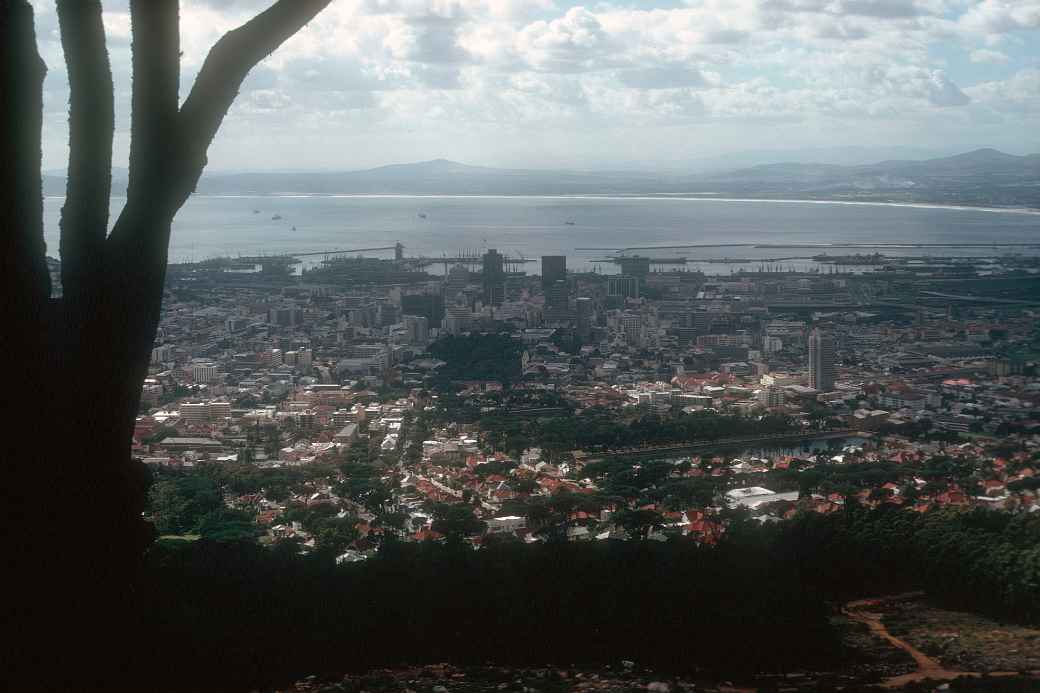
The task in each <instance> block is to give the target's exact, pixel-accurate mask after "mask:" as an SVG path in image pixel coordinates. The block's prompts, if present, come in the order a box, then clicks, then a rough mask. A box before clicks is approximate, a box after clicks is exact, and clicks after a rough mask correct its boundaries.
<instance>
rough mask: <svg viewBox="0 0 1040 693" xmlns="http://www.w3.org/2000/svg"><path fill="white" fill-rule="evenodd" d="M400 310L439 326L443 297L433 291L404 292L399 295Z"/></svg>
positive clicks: (442, 311) (442, 315) (442, 316)
mask: <svg viewBox="0 0 1040 693" xmlns="http://www.w3.org/2000/svg"><path fill="white" fill-rule="evenodd" d="M463 287H465V283H463ZM401 312H402V313H404V314H405V315H421V316H423V317H424V318H426V319H427V320H428V321H429V323H430V325H431V326H432V327H440V324H441V320H443V319H444V297H443V296H441V295H439V294H433V293H421V294H405V295H404V296H401Z"/></svg>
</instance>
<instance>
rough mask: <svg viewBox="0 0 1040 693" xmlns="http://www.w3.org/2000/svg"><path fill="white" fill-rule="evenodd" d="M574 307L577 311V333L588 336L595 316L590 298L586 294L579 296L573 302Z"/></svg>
mask: <svg viewBox="0 0 1040 693" xmlns="http://www.w3.org/2000/svg"><path fill="white" fill-rule="evenodd" d="M574 307H575V309H576V312H577V313H578V334H579V335H581V336H582V337H583V338H584V337H588V336H589V335H590V334H592V321H593V319H594V318H595V313H594V306H593V303H592V299H591V298H589V297H588V296H579V297H578V300H577V301H575V302H574Z"/></svg>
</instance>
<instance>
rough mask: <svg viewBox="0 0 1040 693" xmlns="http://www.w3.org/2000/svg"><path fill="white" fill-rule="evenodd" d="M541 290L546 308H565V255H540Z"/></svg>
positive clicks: (566, 301) (566, 297)
mask: <svg viewBox="0 0 1040 693" xmlns="http://www.w3.org/2000/svg"><path fill="white" fill-rule="evenodd" d="M542 292H543V293H544V294H545V305H546V307H548V308H566V307H567V303H568V300H567V299H568V296H567V256H566V255H543V256H542Z"/></svg>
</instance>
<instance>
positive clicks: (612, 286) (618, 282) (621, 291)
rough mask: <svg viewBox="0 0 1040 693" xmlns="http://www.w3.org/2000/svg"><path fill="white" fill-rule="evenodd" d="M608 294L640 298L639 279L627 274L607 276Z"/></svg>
mask: <svg viewBox="0 0 1040 693" xmlns="http://www.w3.org/2000/svg"><path fill="white" fill-rule="evenodd" d="M607 296H611V297H618V298H639V279H638V277H632V276H629V275H625V274H618V275H614V276H612V277H608V278H607Z"/></svg>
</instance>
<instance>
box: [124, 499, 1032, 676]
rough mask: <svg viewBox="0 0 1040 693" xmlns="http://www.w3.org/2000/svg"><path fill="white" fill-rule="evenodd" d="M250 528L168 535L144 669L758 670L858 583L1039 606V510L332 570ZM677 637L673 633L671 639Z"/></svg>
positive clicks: (831, 650)
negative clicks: (625, 666)
mask: <svg viewBox="0 0 1040 693" xmlns="http://www.w3.org/2000/svg"><path fill="white" fill-rule="evenodd" d="M295 551H296V547H295V546H288V547H279V546H277V545H276V546H275V547H274V548H271V549H265V548H262V547H260V546H257V545H255V544H252V543H247V542H241V541H230V542H229V541H213V540H200V541H197V542H191V543H189V542H160V543H159V544H158V545H157V546H155V547H154V548H153V549H152V551H151V553H150V555H149V557H148V558H149V560H148V570H147V579H146V580H145V587H144V589H143V590H142V591H141V593H140V594H139V595H138V598H139V599H140V600H141V601H142V603H141V608H140V609H138V610H137V611H138V613H140V614H142V618H143V619H144V621H143V622H142V623H141V624H140V626H141V636H142V642H147V643H148V647H147V648H145V649H147V652H143V653H139V654H138V657H137V661H136V663H135V666H139V667H142V671H147V672H150V673H149V675H148V679H149V680H150V681H155V682H158V683H157V686H160V687H162V686H165V687H167V688H168V689H170V690H173V689H186V688H191V689H193V690H199V689H203V688H210V689H219V690H238V689H247V688H252V687H269V686H273V685H276V684H278V683H285V682H288V681H291V680H294V679H299V678H302V677H303V676H306V675H309V674H325V673H328V674H332V673H336V672H343V671H348V670H354V669H357V670H360V669H366V668H370V667H373V666H378V665H383V664H387V665H392V664H402V663H421V662H438V661H448V662H454V663H460V664H480V663H487V662H490V663H495V664H516V665H524V664H526V665H531V664H545V663H559V664H564V665H571V664H578V665H583V664H584V665H604V664H609V663H617V662H618V661H619V660H621V659H629V660H633V661H637V662H639V663H640V664H641V665H646V666H652V667H655V668H658V669H661V670H663V671H673V672H677V673H678V672H682V673H702V674H705V675H709V676H723V675H725V676H736V677H740V676H746V675H752V674H754V673H756V672H774V673H775V672H784V671H792V670H797V669H800V668H806V667H808V668H826V667H829V666H833V665H836V664H837V663H839V662H841V661H842V659H843V658H844V657H845V656H846V653H844V652H843V651H842V649H841V647H840V645H839V639H838V637H837V634H836V633H835V632H834V631H833V630H832V626H831V625H830V622H829V620H828V615H829V614H830V613H831V610H832V609H833V608H834V605H835V604H836V603H839V602H840V601H842V600H844V599H848V598H852V597H860V596H864V595H871V594H881V593H885V592H888V591H893V590H903V589H908V588H920V589H925V590H926V591H927V592H928V593H929V595H930V596H931V597H932V598H934V599H937V600H940V601H943V602H945V603H948V604H950V605H952V606H957V607H961V608H967V609H974V610H979V611H983V612H986V613H989V614H991V615H994V616H997V617H1001V618H1005V619H1008V620H1015V621H1023V622H1032V623H1036V622H1038V621H1040V589H1038V587H1040V517H1035V516H1012V515H1008V514H1001V513H995V512H991V511H983V510H975V511H971V512H962V513H948V512H944V513H930V514H925V515H919V514H916V513H912V512H907V511H901V510H877V511H869V510H865V509H859V508H851V509H849V510H846V511H843V512H840V513H834V514H831V515H827V516H819V515H812V514H804V515H800V516H798V517H796V518H795V519H794V520H793V521H790V522H784V523H775V524H764V525H763V524H759V523H758V522H756V521H754V520H752V519H750V518H746V517H740V516H736V517H734V518H733V520H732V522H731V524H730V527H729V531H728V532H727V534H726V536H725V538H724V540H723V541H722V542H721V543H720V544H719V545H718V546H716V547H711V548H709V547H702V546H698V545H696V544H695V543H693V542H690V541H687V540H684V539H682V538H674V539H671V540H669V541H667V542H654V541H630V542H614V541H608V542H591V543H565V542H556V541H550V542H548V543H544V544H537V545H530V546H528V545H523V544H521V543H520V542H518V541H513V540H505V541H498V542H491V543H489V544H487V545H486V546H485V548H483V549H481V550H479V551H473V550H472V549H470V548H468V546H467V545H465V544H464V543H462V542H460V541H453V540H449V541H448V542H447V543H443V544H442V543H433V542H426V543H422V544H401V543H396V542H389V543H387V544H385V545H384V546H383V548H382V550H381V551H380V553H379V554H378V555H377V556H375V557H374V558H372V559H370V560H368V561H366V562H362V563H357V564H351V565H343V566H336V565H335V564H334V562H333V561H332V560H331V557H330V556H329V554H327V553H324V552H317V553H315V554H313V555H311V556H298V555H296V553H295ZM677 634H680V635H677Z"/></svg>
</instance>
